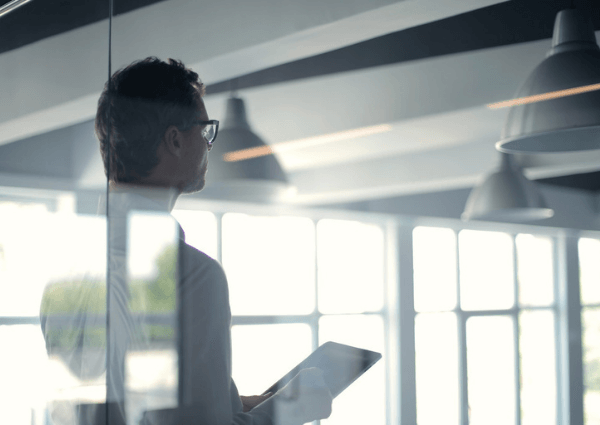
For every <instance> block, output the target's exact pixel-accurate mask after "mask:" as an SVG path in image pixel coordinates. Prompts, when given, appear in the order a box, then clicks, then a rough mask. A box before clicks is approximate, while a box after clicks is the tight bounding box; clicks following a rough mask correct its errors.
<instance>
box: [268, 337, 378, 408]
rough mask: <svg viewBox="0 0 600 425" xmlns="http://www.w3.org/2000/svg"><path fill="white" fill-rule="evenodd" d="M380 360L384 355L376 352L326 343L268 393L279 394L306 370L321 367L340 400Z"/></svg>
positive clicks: (327, 382)
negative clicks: (348, 388)
mask: <svg viewBox="0 0 600 425" xmlns="http://www.w3.org/2000/svg"><path fill="white" fill-rule="evenodd" d="M380 358H381V354H380V353H376V352H374V351H369V350H365V349H362V348H356V347H352V346H350V345H345V344H339V343H337V342H331V341H330V342H326V343H325V344H323V345H321V346H320V347H319V348H317V349H316V350H315V351H314V352H313V353H312V354H311V355H310V356H308V357H307V358H306V359H304V360H303V361H302V362H300V363H299V364H298V366H296V367H295V368H294V369H292V370H291V371H290V372H289V373H287V374H286V375H285V376H284V377H283V378H281V379H280V380H279V381H277V382H276V383H275V384H273V385H272V386H271V387H270V388H269V389H268V390H266V391H265V392H264V393H265V394H266V393H268V392H273V393H275V392H277V391H278V390H279V389H280V388H282V387H283V386H285V384H287V383H288V382H289V381H290V380H291V379H292V378H293V377H294V376H296V375H297V374H298V372H300V370H302V369H306V368H309V367H318V368H319V369H321V370H322V371H323V379H324V381H325V384H327V387H328V388H329V391H330V392H331V395H332V396H333V397H336V396H337V395H339V394H340V393H341V392H342V391H344V390H345V389H346V388H347V387H348V386H349V385H350V384H351V383H353V382H354V381H355V380H356V379H357V378H358V377H359V376H361V375H362V374H363V373H365V372H366V371H367V370H368V369H369V368H370V367H371V366H373V365H374V364H375V363H376V362H377V361H378V360H379V359H380Z"/></svg>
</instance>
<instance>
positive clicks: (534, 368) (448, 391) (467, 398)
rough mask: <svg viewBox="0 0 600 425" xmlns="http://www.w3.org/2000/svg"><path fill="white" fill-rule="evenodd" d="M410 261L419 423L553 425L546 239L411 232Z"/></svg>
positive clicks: (552, 311)
mask: <svg viewBox="0 0 600 425" xmlns="http://www.w3.org/2000/svg"><path fill="white" fill-rule="evenodd" d="M413 262H414V266H413V269H414V278H413V279H414V294H415V312H416V313H415V314H416V316H415V367H416V391H417V422H418V424H419V425H427V424H438V423H447V424H450V423H454V424H459V423H462V422H464V420H465V419H466V420H468V421H469V423H470V424H511V423H512V424H516V423H520V424H523V425H525V424H532V425H533V424H537V423H556V422H557V375H556V368H557V363H556V361H557V360H556V339H555V326H556V324H555V322H556V306H555V299H554V293H555V282H554V272H553V265H554V257H553V240H552V239H551V238H549V237H545V236H536V235H531V234H516V235H515V234H509V233H502V232H492V231H483V230H470V229H463V230H460V231H459V232H458V234H457V233H456V232H455V231H454V230H453V229H450V228H441V227H416V228H415V229H414V231H413ZM461 418H462V419H461ZM517 421H518V422H517Z"/></svg>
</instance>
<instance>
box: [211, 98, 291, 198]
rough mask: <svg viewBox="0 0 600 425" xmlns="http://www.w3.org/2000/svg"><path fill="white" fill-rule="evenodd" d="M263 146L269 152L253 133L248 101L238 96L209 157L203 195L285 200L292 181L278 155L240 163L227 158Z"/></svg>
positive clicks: (230, 102)
mask: <svg viewBox="0 0 600 425" xmlns="http://www.w3.org/2000/svg"><path fill="white" fill-rule="evenodd" d="M261 147H264V148H265V149H268V147H267V145H266V143H265V142H264V141H263V140H262V139H261V138H260V137H259V136H257V135H256V134H255V133H254V132H253V131H252V130H251V128H250V125H249V124H248V120H247V118H246V108H245V105H244V101H243V100H242V99H240V98H238V97H237V96H232V97H230V98H229V99H228V100H227V106H226V110H225V119H224V120H223V121H222V124H221V125H220V128H219V132H218V134H217V139H216V140H215V143H214V145H213V147H212V149H211V151H210V154H209V165H208V173H207V177H206V180H207V183H206V187H205V189H204V190H202V192H201V195H202V196H205V197H210V198H217V199H228V200H235V201H248V202H277V201H279V200H282V199H283V197H284V196H285V195H286V194H287V193H288V191H289V185H288V179H287V176H286V175H285V173H284V171H283V169H282V168H281V165H280V164H279V162H278V161H277V158H276V157H275V156H274V155H272V154H270V155H263V156H259V157H255V158H250V159H243V160H239V161H226V160H225V159H224V158H225V156H226V154H228V153H231V152H237V151H243V150H246V149H251V148H259V149H260V148H261Z"/></svg>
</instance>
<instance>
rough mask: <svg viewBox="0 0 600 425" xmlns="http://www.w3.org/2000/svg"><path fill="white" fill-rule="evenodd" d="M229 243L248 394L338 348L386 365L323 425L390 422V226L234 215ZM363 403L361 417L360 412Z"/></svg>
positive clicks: (237, 355) (239, 363)
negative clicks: (362, 351)
mask: <svg viewBox="0 0 600 425" xmlns="http://www.w3.org/2000/svg"><path fill="white" fill-rule="evenodd" d="M222 235H223V237H222V259H223V267H224V268H225V272H226V273H227V277H228V280H229V286H230V300H231V309H232V314H233V324H234V326H233V329H232V340H233V342H232V343H233V360H234V364H233V374H234V379H235V380H236V383H237V386H238V389H239V391H240V393H241V394H260V393H262V392H264V391H265V390H266V389H267V388H268V387H269V386H270V385H271V384H272V383H273V382H275V381H276V380H277V379H279V378H280V377H281V376H283V375H284V374H285V373H287V372H288V371H289V370H290V369H292V368H293V367H294V366H295V365H296V364H297V363H298V362H299V361H300V360H302V359H303V358H305V357H306V356H308V354H310V353H311V352H312V351H313V350H314V349H315V348H316V347H317V346H318V345H320V344H322V343H324V342H326V341H330V340H332V341H336V342H341V343H346V344H350V345H354V346H357V347H361V348H366V349H371V350H374V351H378V352H381V353H383V354H384V359H382V360H381V361H380V362H379V363H378V364H377V365H375V366H374V367H373V368H372V369H371V370H369V372H368V373H367V374H365V375H364V376H363V377H361V378H360V379H359V380H357V381H356V382H355V383H354V384H353V385H352V386H351V387H350V388H348V389H347V390H346V391H344V392H343V393H342V394H341V395H339V396H338V397H337V398H336V400H335V401H334V408H333V414H332V415H331V417H330V418H329V419H327V420H324V421H322V423H324V424H325V423H326V424H332V425H336V424H362V423H371V424H381V425H383V424H385V423H386V420H387V415H386V397H385V393H386V377H385V368H386V362H385V358H386V356H385V350H386V344H385V337H384V335H385V326H386V313H385V307H384V288H385V261H384V258H385V252H384V250H385V244H384V232H383V229H382V228H381V226H379V225H375V224H369V223H364V222H359V221H350V220H334V219H321V220H318V221H317V222H316V223H315V221H314V220H313V219H310V218H307V217H293V216H277V217H275V216H255V215H247V214H240V213H226V214H224V215H223V217H222ZM274 341H276V343H274ZM265 347H269V348H268V349H265ZM358 404H360V405H361V409H358V410H357V409H355V408H353V406H356V405H358Z"/></svg>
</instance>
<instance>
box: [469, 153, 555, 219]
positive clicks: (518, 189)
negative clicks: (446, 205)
mask: <svg viewBox="0 0 600 425" xmlns="http://www.w3.org/2000/svg"><path fill="white" fill-rule="evenodd" d="M553 215H554V211H553V210H552V209H550V208H548V207H547V206H546V202H545V201H544V199H543V197H542V194H541V193H540V190H539V188H538V187H537V186H536V184H535V183H534V182H532V181H530V180H528V179H527V178H526V177H525V176H524V175H523V172H522V171H521V169H520V167H519V166H517V165H516V164H515V163H514V161H513V159H512V157H511V156H510V155H507V154H503V155H502V163H501V166H500V170H498V171H496V172H494V173H492V174H490V175H489V176H487V177H486V178H485V180H484V181H483V182H482V183H481V184H479V185H478V186H476V187H475V188H474V189H473V190H472V191H471V194H470V195H469V199H468V200H467V204H466V207H465V211H464V213H463V214H462V219H463V220H509V221H529V220H541V219H544V218H549V217H552V216H553Z"/></svg>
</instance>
